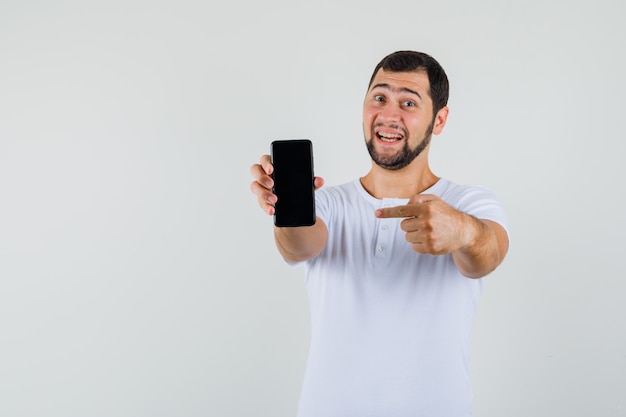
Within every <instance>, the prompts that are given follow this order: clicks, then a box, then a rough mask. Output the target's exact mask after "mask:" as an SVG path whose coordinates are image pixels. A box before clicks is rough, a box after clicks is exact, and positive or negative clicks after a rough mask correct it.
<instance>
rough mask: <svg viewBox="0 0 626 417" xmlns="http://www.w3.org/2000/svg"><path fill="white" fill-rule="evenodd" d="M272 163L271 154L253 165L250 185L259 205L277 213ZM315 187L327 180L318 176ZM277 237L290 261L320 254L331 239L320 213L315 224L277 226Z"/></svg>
mask: <svg viewBox="0 0 626 417" xmlns="http://www.w3.org/2000/svg"><path fill="white" fill-rule="evenodd" d="M273 171H274V167H273V166H272V163H271V160H270V156H269V155H263V156H262V157H261V160H260V161H259V163H258V164H254V165H252V167H250V173H251V174H252V177H253V178H254V181H253V182H252V184H250V189H251V190H252V192H253V193H254V194H255V195H256V196H257V200H258V203H259V206H260V207H261V208H262V209H263V211H265V212H266V213H267V214H268V215H270V216H272V215H274V212H275V209H274V204H276V201H277V200H278V198H277V197H276V194H274V193H272V187H273V186H274V180H273V179H272V172H273ZM314 183H315V189H318V188H320V187H322V186H323V185H324V180H323V179H322V178H320V177H315V180H314ZM274 240H275V243H276V248H277V249H278V251H279V252H280V254H281V255H282V256H283V258H285V260H287V261H289V262H300V261H306V260H308V259H311V258H314V257H315V256H317V255H318V254H319V253H320V252H321V251H322V249H324V246H326V242H327V241H328V229H327V228H326V225H325V224H324V222H323V221H322V220H321V219H320V218H319V217H318V218H317V220H316V222H315V224H314V225H313V226H302V227H274Z"/></svg>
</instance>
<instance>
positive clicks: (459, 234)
mask: <svg viewBox="0 0 626 417" xmlns="http://www.w3.org/2000/svg"><path fill="white" fill-rule="evenodd" d="M375 215H376V217H380V218H386V217H401V218H405V219H404V220H403V221H402V223H401V226H400V227H401V228H402V230H403V231H404V232H406V240H407V241H408V242H409V243H410V244H411V245H412V247H413V250H414V251H416V252H418V253H427V254H431V255H443V254H451V255H452V259H453V260H454V263H455V264H456V266H457V268H459V271H461V273H462V274H463V275H465V276H466V277H468V278H481V277H483V276H485V275H487V274H489V273H490V272H491V271H493V270H494V269H496V267H497V266H498V265H500V263H501V262H502V260H503V259H504V256H505V255H506V252H507V250H508V246H509V240H508V236H507V233H506V231H505V230H504V228H503V227H502V226H500V225H499V224H498V223H496V222H493V221H490V220H483V219H477V218H476V217H473V216H471V215H469V214H466V213H463V212H461V211H459V210H456V209H455V208H453V207H452V206H450V205H448V204H447V203H446V202H444V201H443V200H441V199H440V198H439V197H437V196H434V195H426V194H418V195H416V196H414V197H413V198H411V200H409V203H408V204H407V205H405V206H397V207H390V208H384V209H379V210H376V213H375Z"/></svg>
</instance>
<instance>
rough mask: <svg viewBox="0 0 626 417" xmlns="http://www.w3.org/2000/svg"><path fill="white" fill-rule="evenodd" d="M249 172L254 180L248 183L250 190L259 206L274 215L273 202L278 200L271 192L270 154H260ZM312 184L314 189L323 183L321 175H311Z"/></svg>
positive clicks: (272, 171) (271, 169)
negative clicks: (256, 162) (257, 161)
mask: <svg viewBox="0 0 626 417" xmlns="http://www.w3.org/2000/svg"><path fill="white" fill-rule="evenodd" d="M250 173H251V174H252V177H253V178H254V181H253V182H252V184H250V190H251V191H252V193H253V194H254V195H256V196H257V201H258V203H259V206H260V207H261V209H262V210H263V211H264V212H265V213H267V214H268V215H270V216H273V215H275V213H276V209H275V204H276V202H277V201H278V197H277V196H276V194H274V192H273V188H274V178H273V174H274V166H273V165H272V160H271V156H270V155H262V156H261V158H260V160H259V163H258V164H254V165H252V166H251V167H250ZM313 184H314V188H315V190H317V189H319V188H321V187H322V186H323V185H324V179H323V178H322V177H313Z"/></svg>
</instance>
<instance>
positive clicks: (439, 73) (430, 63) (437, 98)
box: [367, 51, 450, 116]
mask: <svg viewBox="0 0 626 417" xmlns="http://www.w3.org/2000/svg"><path fill="white" fill-rule="evenodd" d="M380 69H383V70H385V71H390V72H412V71H425V72H426V74H427V75H428V82H429V84H430V91H429V93H430V98H431V99H432V101H433V116H435V115H436V114H437V112H438V111H439V110H441V109H442V108H443V107H444V106H445V105H447V104H448V94H449V90H450V86H449V84H448V76H447V75H446V72H445V71H444V70H443V68H442V67H441V65H439V62H437V60H435V58H433V57H432V56H430V55H428V54H425V53H423V52H416V51H397V52H393V53H391V54H389V55H387V56H386V57H384V58H383V59H382V60H381V61H380V62H379V63H378V65H376V68H375V69H374V73H373V74H372V78H370V83H369V85H368V87H367V88H370V87H371V86H372V82H373V81H374V77H376V74H377V73H378V71H379V70H380Z"/></svg>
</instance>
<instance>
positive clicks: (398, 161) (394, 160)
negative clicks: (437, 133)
mask: <svg viewBox="0 0 626 417" xmlns="http://www.w3.org/2000/svg"><path fill="white" fill-rule="evenodd" d="M434 123H435V121H434V120H433V121H432V122H431V124H430V126H428V129H426V133H425V134H424V138H423V139H422V141H421V142H420V143H419V144H418V145H417V146H416V147H415V148H414V149H411V148H410V147H409V140H408V135H407V134H406V133H407V132H406V130H404V129H402V130H404V137H405V142H404V146H403V147H402V149H400V150H399V151H398V152H397V153H395V154H394V155H382V154H380V153H379V152H378V151H376V148H375V147H374V138H375V136H376V135H375V133H374V129H372V132H371V134H370V138H369V140H367V137H366V138H365V144H366V145H367V151H368V152H369V153H370V157H371V158H372V161H374V163H375V164H376V165H378V166H379V167H381V168H385V169H388V170H391V171H397V170H399V169H402V168H404V167H406V166H408V165H409V164H410V163H411V162H413V160H414V159H415V158H417V157H418V156H419V155H420V154H421V153H422V152H423V151H424V149H426V147H427V146H428V144H429V143H430V139H431V137H432V136H433V126H434Z"/></svg>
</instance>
